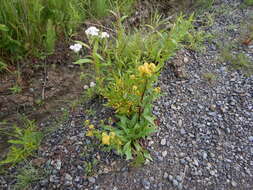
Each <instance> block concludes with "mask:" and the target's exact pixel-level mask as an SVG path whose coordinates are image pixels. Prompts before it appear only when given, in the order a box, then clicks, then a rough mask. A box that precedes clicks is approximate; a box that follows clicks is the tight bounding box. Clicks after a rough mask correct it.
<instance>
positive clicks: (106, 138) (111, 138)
mask: <svg viewBox="0 0 253 190" xmlns="http://www.w3.org/2000/svg"><path fill="white" fill-rule="evenodd" d="M102 144H104V145H110V144H117V145H122V142H121V141H120V140H119V138H117V137H116V134H115V133H114V132H110V133H109V135H108V134H107V133H106V132H103V133H102Z"/></svg>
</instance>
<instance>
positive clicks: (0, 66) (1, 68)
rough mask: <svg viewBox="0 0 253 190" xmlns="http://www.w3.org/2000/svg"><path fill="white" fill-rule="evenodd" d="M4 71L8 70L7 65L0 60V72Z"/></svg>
mask: <svg viewBox="0 0 253 190" xmlns="http://www.w3.org/2000/svg"><path fill="white" fill-rule="evenodd" d="M4 71H9V69H8V66H7V64H6V63H4V62H3V61H1V60H0V73H1V72H4Z"/></svg>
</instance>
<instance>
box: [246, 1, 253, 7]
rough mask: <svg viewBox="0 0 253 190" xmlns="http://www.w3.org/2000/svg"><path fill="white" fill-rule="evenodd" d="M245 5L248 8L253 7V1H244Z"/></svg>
mask: <svg viewBox="0 0 253 190" xmlns="http://www.w3.org/2000/svg"><path fill="white" fill-rule="evenodd" d="M244 3H245V4H246V5H248V6H252V5H253V0H244Z"/></svg>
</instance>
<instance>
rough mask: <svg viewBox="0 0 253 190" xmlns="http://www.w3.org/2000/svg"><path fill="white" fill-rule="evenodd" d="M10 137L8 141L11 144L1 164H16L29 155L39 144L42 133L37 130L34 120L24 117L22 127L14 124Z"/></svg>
mask: <svg viewBox="0 0 253 190" xmlns="http://www.w3.org/2000/svg"><path fill="white" fill-rule="evenodd" d="M10 136H11V137H12V139H11V140H9V141H8V143H10V144H11V146H10V150H9V152H8V154H7V158H6V159H5V160H3V161H1V162H0V165H2V164H16V163H18V162H20V161H23V160H24V159H26V158H27V157H28V156H31V155H32V154H33V153H34V151H36V150H37V149H38V147H39V145H40V142H41V139H42V133H41V132H38V131H37V127H36V125H35V123H34V121H31V120H28V119H24V128H21V127H18V126H16V125H15V126H14V131H13V132H12V133H11V134H10Z"/></svg>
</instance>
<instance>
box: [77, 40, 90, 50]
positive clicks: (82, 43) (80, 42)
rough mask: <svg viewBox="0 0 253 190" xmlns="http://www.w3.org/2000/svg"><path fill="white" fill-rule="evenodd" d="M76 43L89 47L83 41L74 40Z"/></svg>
mask: <svg viewBox="0 0 253 190" xmlns="http://www.w3.org/2000/svg"><path fill="white" fill-rule="evenodd" d="M75 42H76V43H78V44H81V45H82V46H84V47H86V48H88V49H90V46H89V45H88V44H86V43H84V42H82V41H78V40H77V41H75Z"/></svg>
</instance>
